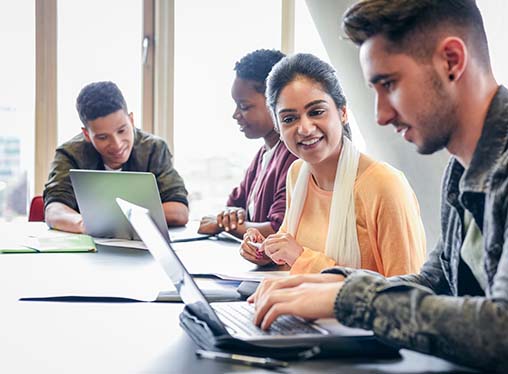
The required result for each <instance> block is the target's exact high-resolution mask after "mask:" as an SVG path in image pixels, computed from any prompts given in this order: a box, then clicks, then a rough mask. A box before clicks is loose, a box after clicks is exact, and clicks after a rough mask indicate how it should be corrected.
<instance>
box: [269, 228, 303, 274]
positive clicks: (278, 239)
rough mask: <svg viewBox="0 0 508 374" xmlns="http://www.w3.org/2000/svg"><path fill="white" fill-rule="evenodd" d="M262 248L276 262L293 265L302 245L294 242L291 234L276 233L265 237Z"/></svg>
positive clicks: (301, 250) (300, 252) (301, 249)
mask: <svg viewBox="0 0 508 374" xmlns="http://www.w3.org/2000/svg"><path fill="white" fill-rule="evenodd" d="M263 250H264V252H265V254H266V255H267V256H268V257H270V258H271V259H272V261H273V262H275V263H276V264H278V265H283V264H288V265H289V266H293V264H294V263H295V261H296V259H297V258H298V257H300V255H301V254H302V252H303V247H302V246H301V245H300V244H298V243H297V242H296V240H295V238H294V237H293V235H291V234H288V233H277V234H273V235H270V236H268V238H266V240H265V241H264V243H263Z"/></svg>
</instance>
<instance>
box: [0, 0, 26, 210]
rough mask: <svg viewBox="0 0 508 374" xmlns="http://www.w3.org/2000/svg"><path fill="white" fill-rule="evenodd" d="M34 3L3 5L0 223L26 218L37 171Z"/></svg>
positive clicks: (0, 36) (0, 31)
mask: <svg viewBox="0 0 508 374" xmlns="http://www.w3.org/2000/svg"><path fill="white" fill-rule="evenodd" d="M34 14H35V1H34V0H18V1H14V2H11V1H4V2H2V3H0V45H1V46H2V50H3V52H4V54H3V58H2V60H1V62H0V82H2V84H0V123H1V128H2V131H1V132H0V219H13V218H15V217H18V216H25V215H26V207H27V197H28V196H29V194H30V195H31V190H32V181H33V171H34V161H33V160H34V153H33V149H34V134H33V133H34V125H33V124H34V96H35V58H34V57H35V54H34V50H35V16H34Z"/></svg>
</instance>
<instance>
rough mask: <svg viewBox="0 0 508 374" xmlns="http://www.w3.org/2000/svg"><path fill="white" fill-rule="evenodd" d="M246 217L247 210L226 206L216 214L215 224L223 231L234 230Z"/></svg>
mask: <svg viewBox="0 0 508 374" xmlns="http://www.w3.org/2000/svg"><path fill="white" fill-rule="evenodd" d="M246 218H247V212H245V209H243V208H238V207H228V208H226V209H225V210H223V211H222V212H220V213H219V214H217V225H218V226H219V227H220V228H221V229H224V230H225V231H234V230H236V229H237V228H238V226H239V225H242V224H243V223H244V222H245V219H246Z"/></svg>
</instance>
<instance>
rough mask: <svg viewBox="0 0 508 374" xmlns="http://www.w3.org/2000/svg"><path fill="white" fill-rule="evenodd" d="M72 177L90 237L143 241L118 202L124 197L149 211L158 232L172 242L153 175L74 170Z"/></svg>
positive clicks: (71, 171) (71, 172)
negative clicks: (117, 199)
mask: <svg viewBox="0 0 508 374" xmlns="http://www.w3.org/2000/svg"><path fill="white" fill-rule="evenodd" d="M70 177H71V181H72V186H73V188H74V193H75V195H76V200H77V202H78V206H79V211H80V213H81V215H82V216H83V222H84V224H85V229H86V232H87V234H89V235H91V236H94V237H96V238H117V239H130V240H140V238H139V236H138V235H137V233H136V230H134V229H133V228H132V226H131V224H130V223H129V221H128V220H127V219H126V218H125V216H124V215H123V214H122V211H121V210H120V208H119V207H118V204H117V203H116V201H115V199H116V198H117V197H120V198H122V199H126V200H129V201H132V202H133V203H135V204H138V205H140V206H142V207H145V208H146V209H148V210H149V211H150V216H151V217H152V218H153V220H154V222H155V225H156V226H157V228H158V229H159V230H160V232H161V233H162V234H163V235H164V237H165V238H169V234H168V227H167V224H166V219H165V217H164V212H163V210H162V203H161V198H160V195H159V189H158V188H157V183H156V181H155V176H154V175H153V174H152V173H142V172H129V171H121V172H119V171H104V170H79V169H71V170H70Z"/></svg>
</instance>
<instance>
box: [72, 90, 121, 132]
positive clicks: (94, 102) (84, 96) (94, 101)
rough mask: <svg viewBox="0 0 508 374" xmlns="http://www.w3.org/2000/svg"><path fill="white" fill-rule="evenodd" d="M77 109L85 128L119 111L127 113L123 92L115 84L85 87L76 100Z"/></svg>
mask: <svg viewBox="0 0 508 374" xmlns="http://www.w3.org/2000/svg"><path fill="white" fill-rule="evenodd" d="M76 109H77V110H78V113H79V118H80V119H81V122H83V125H85V127H88V121H93V120H95V119H97V118H99V117H104V116H107V115H109V114H111V113H114V112H117V111H119V110H123V111H125V113H127V104H126V103H125V99H124V97H123V95H122V92H121V91H120V89H119V88H118V86H117V85H116V84H114V83H113V82H94V83H90V84H88V85H86V86H85V87H83V88H82V89H81V91H80V93H79V95H78V98H77V99H76Z"/></svg>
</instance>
